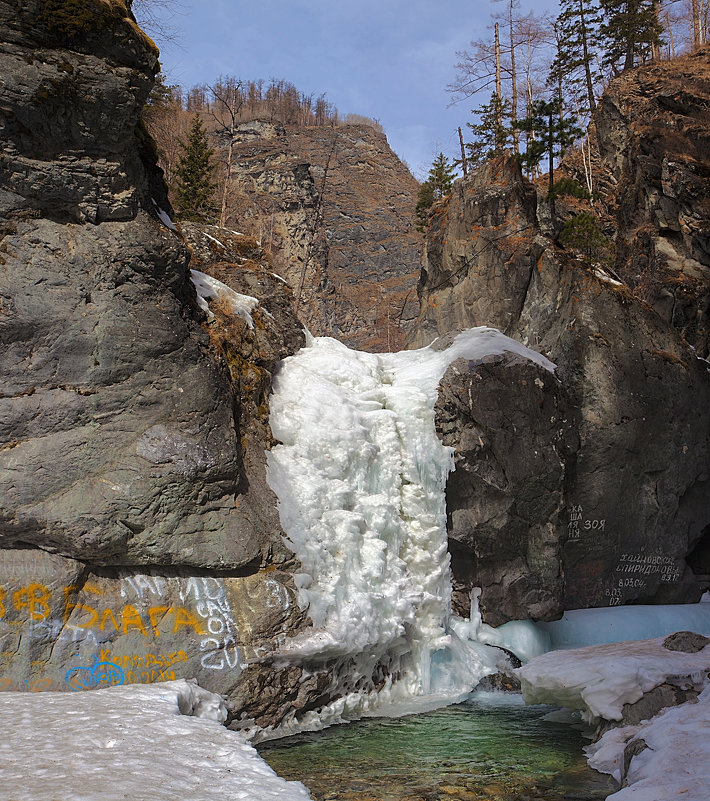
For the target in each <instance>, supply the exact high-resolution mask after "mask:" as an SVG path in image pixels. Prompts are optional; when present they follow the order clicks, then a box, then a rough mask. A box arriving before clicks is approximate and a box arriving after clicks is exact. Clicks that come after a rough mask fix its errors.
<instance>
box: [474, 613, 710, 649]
mask: <svg viewBox="0 0 710 801" xmlns="http://www.w3.org/2000/svg"><path fill="white" fill-rule="evenodd" d="M674 631H695V632H697V633H698V634H705V635H706V636H710V603H699V604H670V605H665V606H663V605H657V606H610V607H605V608H600V609H572V610H568V611H566V612H565V613H564V615H563V616H562V618H561V619H560V620H554V621H552V622H550V623H542V622H535V623H534V622H533V621H532V620H511V621H510V622H509V623H504V624H503V625H502V626H498V627H497V628H492V627H491V626H487V625H486V624H485V623H483V624H481V625H479V626H478V628H477V631H476V635H475V636H476V639H478V640H479V641H480V642H485V643H490V644H491V645H500V646H503V647H504V648H507V649H508V650H509V651H512V652H513V653H514V654H515V655H516V656H518V657H520V659H522V660H523V662H527V661H528V660H529V659H532V658H533V657H535V656H540V654H544V653H546V652H547V651H559V650H566V649H570V648H585V647H587V646H591V645H603V644H610V643H615V642H625V641H627V640H650V639H653V638H654V637H661V636H666V635H668V634H672V633H673V632H674Z"/></svg>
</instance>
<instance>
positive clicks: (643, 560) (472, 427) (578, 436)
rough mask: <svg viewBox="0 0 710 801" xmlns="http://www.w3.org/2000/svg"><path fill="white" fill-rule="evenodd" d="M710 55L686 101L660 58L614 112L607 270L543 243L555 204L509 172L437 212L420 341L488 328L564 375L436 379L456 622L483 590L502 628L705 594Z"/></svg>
mask: <svg viewBox="0 0 710 801" xmlns="http://www.w3.org/2000/svg"><path fill="white" fill-rule="evenodd" d="M708 61H709V57H708V54H707V53H704V54H701V55H699V56H697V57H693V58H691V59H687V60H685V61H683V62H682V65H683V69H684V70H685V71H686V72H688V73H689V74H692V75H694V76H695V79H696V80H695V82H693V81H691V80H690V78H689V77H688V75H685V73H683V74H684V75H685V78H683V79H682V80H683V82H684V85H685V86H686V87H687V92H686V94H682V93H681V94H679V92H680V88H679V86H678V80H679V76H680V73H678V71H677V66H676V65H675V63H673V64H658V65H652V66H650V67H648V68H642V69H639V70H637V71H635V72H634V73H633V74H632V75H630V76H628V77H627V76H624V77H623V78H622V79H621V80H620V81H619V82H616V83H614V84H612V86H611V87H610V89H609V90H608V92H607V94H606V95H605V97H604V99H603V100H602V101H601V102H600V109H599V112H598V114H597V118H596V125H597V131H598V132H599V138H600V144H599V147H600V153H601V154H602V159H603V169H604V172H605V179H606V180H609V181H610V182H611V183H612V185H614V186H615V187H616V188H615V191H614V193H613V194H612V195H607V196H605V197H603V198H602V199H601V200H598V201H597V203H601V204H602V205H603V206H604V208H605V209H606V211H607V212H609V213H610V214H612V215H615V217H614V219H615V231H614V233H615V235H616V261H615V263H614V264H613V265H611V264H608V263H607V262H606V261H604V260H603V259H602V258H597V259H596V260H595V259H593V258H591V259H590V258H589V257H588V255H587V254H585V253H583V252H581V251H575V250H574V249H573V248H571V247H567V249H565V248H564V247H562V246H561V245H560V243H559V242H558V241H555V240H554V239H552V238H551V237H550V236H548V235H546V234H545V233H544V231H546V230H548V226H549V215H548V214H547V210H546V209H545V208H544V206H545V205H546V202H545V201H544V199H543V200H542V201H541V202H539V201H538V196H537V192H536V190H535V187H534V186H533V185H531V184H530V183H529V182H528V181H527V180H526V179H525V178H524V177H523V176H522V175H521V173H520V170H519V168H518V167H517V165H516V163H515V162H514V161H513V160H512V159H505V158H502V159H498V160H495V161H493V162H491V163H488V164H486V165H484V166H483V167H481V168H480V169H479V170H477V171H476V172H475V173H474V174H472V175H469V176H468V177H467V178H464V179H461V180H459V181H457V182H456V183H455V185H454V188H453V191H452V193H451V195H450V196H449V198H448V199H447V200H445V201H444V202H442V203H440V204H439V205H437V206H436V207H435V208H434V210H433V213H432V216H431V219H430V225H429V231H428V237H427V244H426V252H425V256H424V261H423V271H422V277H421V280H420V285H419V294H420V300H421V311H420V316H419V319H418V321H417V325H416V328H415V332H414V333H413V335H412V337H411V339H410V344H411V345H412V346H420V345H425V344H427V343H429V342H430V341H431V340H432V339H434V338H435V337H437V336H441V335H444V334H447V333H448V332H451V331H455V330H458V329H460V328H465V327H469V326H475V325H484V324H485V325H492V326H496V327H498V328H500V329H501V330H502V331H503V332H505V333H506V334H508V335H510V336H513V337H514V338H517V339H519V340H521V341H522V342H524V343H525V344H527V345H529V346H531V347H533V348H536V349H538V350H540V351H541V352H543V353H544V354H545V355H546V356H548V357H549V358H550V359H551V360H553V361H554V362H555V363H556V364H557V371H556V378H557V384H556V385H555V386H549V385H548V383H547V382H545V381H544V376H534V375H532V373H531V371H530V369H528V370H527V371H524V370H522V369H521V368H520V366H517V365H514V364H509V363H508V362H507V361H502V362H501V363H499V364H473V363H469V364H466V365H454V366H452V368H451V369H450V370H449V373H448V374H447V376H446V377H445V379H444V381H443V383H442V390H441V394H440V400H439V408H438V413H437V414H438V421H437V422H438V426H439V429H440V433H441V435H442V437H443V439H444V442H446V443H447V444H452V445H454V446H455V447H456V457H455V458H456V472H455V473H453V474H452V475H451V477H450V479H449V483H448V486H447V504H448V509H449V527H450V534H449V536H450V547H451V552H452V561H453V566H454V574H455V582H456V590H457V592H456V600H457V604H458V607H459V609H460V611H462V612H463V611H465V607H466V604H467V595H468V591H469V589H470V587H471V586H481V587H483V594H482V597H481V607H482V609H483V613H484V619H486V620H488V621H489V622H492V623H494V624H498V623H501V622H504V621H505V620H509V619H512V618H523V617H527V616H528V615H533V616H536V617H543V618H544V617H546V616H548V617H549V616H554V615H557V614H559V613H560V611H561V610H562V609H563V608H582V607H588V606H609V605H617V604H623V603H656V602H657V603H662V602H690V601H696V600H698V598H699V597H700V593H701V591H702V590H703V589H705V588H706V587H707V586H708V582H707V574H708V573H709V572H710V570H709V569H708V567H709V566H708V564H707V544H706V542H705V541H706V540H707V538H708V532H709V531H710V529H709V528H708V527H709V525H710V484H709V483H708V482H709V476H708V456H709V455H710V454H709V451H708V431H709V416H708V400H710V381H709V378H710V373H709V372H708V367H709V365H708V362H707V361H706V360H705V357H706V356H707V345H706V343H705V338H704V337H705V334H704V333H703V331H704V330H705V325H706V322H705V317H706V305H705V304H706V300H705V297H706V295H707V291H708V281H707V274H706V273H707V269H708V267H709V266H710V259H708V256H707V251H706V249H705V247H704V244H703V243H704V242H705V239H706V237H707V233H708V230H709V228H708V219H707V213H706V204H707V202H708V196H709V195H708V192H709V186H710V184H708V181H707V177H706V176H707V175H708V174H710V173H708V169H709V168H710V161H709V160H708V155H707V153H706V152H705V149H704V145H703V142H704V141H705V138H706V136H707V119H706V118H705V119H703V118H702V115H701V114H700V112H698V111H697V109H698V108H699V107H700V105H702V103H701V100H702V97H704V94H703V92H704V91H706V90H704V89H703V87H704V86H705V84H704V78H702V75H703V74H704V72H703V70H706V69H707V64H708ZM698 76H699V77H698ZM695 89H697V90H698V91H697V92H696V91H695ZM639 93H641V95H642V96H643V98H644V103H645V105H644V104H641V105H640V106H639V105H638V104H637V100H638V95H639ZM669 96H672V97H675V98H676V100H677V102H676V103H675V104H673V103H671V104H670V105H669V102H670V101H668V100H667V98H668V97H669ZM664 98H666V100H664ZM679 104H680V105H679ZM637 108H639V115H638V117H637V115H636V110H637ZM619 109H624V110H625V111H624V113H623V114H622V113H621V111H619ZM624 115H625V116H624ZM691 130H692V131H694V135H695V136H696V142H695V144H694V146H693V147H692V148H690V147H689V148H687V149H686V148H685V146H684V145H683V141H685V139H686V138H687V137H689V136H690V131H691ZM681 131H682V136H681V135H680V133H679V132H681ZM674 145H676V147H674ZM671 168H672V169H671ZM671 172H672V173H673V176H675V178H673V177H672V176H671ZM641 263H643V265H644V268H643V270H641V269H640V267H639V265H640V264H641ZM644 271H645V272H644ZM649 271H650V272H651V277H649V274H648V273H649ZM651 279H652V280H651ZM641 280H643V281H644V284H643V287H642V286H641V284H640V281H641ZM642 290H643V291H642ZM691 318H692V321H691ZM454 368H456V369H454ZM526 372H527V374H526ZM491 393H492V394H491ZM491 398H495V399H496V400H491ZM531 432H534V434H532V435H531ZM691 566H692V568H693V569H691Z"/></svg>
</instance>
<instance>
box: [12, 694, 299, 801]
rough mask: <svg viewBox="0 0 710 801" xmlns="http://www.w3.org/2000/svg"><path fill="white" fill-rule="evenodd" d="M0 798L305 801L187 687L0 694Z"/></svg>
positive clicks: (219, 707) (209, 701) (207, 698)
mask: <svg viewBox="0 0 710 801" xmlns="http://www.w3.org/2000/svg"><path fill="white" fill-rule="evenodd" d="M0 714H2V724H3V738H2V742H0V764H2V769H1V770H0V774H1V775H2V792H1V795H2V798H5V799H13V798H15V799H20V798H22V799H28V801H29V800H30V799H34V801H40V800H41V799H54V798H57V799H59V798H62V799H69V798H71V799H72V801H119V799H120V800H121V801H124V800H125V799H127V798H131V799H140V798H150V799H151V801H175V799H187V798H189V799H190V800H191V801H213V800H214V801H217V799H219V801H222V799H226V798H229V799H234V801H238V800H239V799H241V801H308V799H309V795H308V792H307V790H306V788H305V787H304V786H303V785H302V784H301V783H300V782H286V781H284V780H283V779H281V778H279V777H278V776H277V775H276V774H275V773H274V771H273V770H271V768H270V767H269V766H268V765H267V764H266V763H265V762H264V761H263V760H262V759H261V757H260V756H259V755H258V754H257V752H256V751H255V750H254V748H253V747H252V746H250V745H248V744H247V743H246V742H244V740H243V739H242V738H241V737H240V735H239V734H237V733H236V732H232V731H229V730H228V729H225V728H224V726H222V725H221V723H222V721H223V720H224V717H225V715H226V711H225V707H224V704H223V702H222V699H221V698H220V697H219V696H216V695H214V694H213V693H210V692H208V691H207V690H203V689H201V688H200V687H198V686H197V685H195V684H191V683H189V682H186V681H184V680H183V681H173V682H165V683H162V684H146V685H132V686H127V687H110V688H107V689H102V690H94V691H92V692H87V693H83V694H82V695H81V700H80V702H79V701H78V700H77V696H76V694H74V693H65V692H43V693H27V692H24V693H23V692H3V693H0Z"/></svg>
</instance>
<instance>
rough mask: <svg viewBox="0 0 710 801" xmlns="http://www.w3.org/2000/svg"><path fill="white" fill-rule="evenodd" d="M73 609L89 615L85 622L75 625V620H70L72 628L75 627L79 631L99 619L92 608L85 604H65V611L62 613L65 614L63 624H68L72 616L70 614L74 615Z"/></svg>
mask: <svg viewBox="0 0 710 801" xmlns="http://www.w3.org/2000/svg"><path fill="white" fill-rule="evenodd" d="M75 609H78V610H79V611H80V612H81V611H86V612H88V613H89V619H88V620H87V621H85V622H84V623H77V622H76V621H75V620H72V621H71V624H72V626H76V627H77V628H80V629H88V628H90V627H91V626H93V625H94V624H95V623H96V621H97V620H98V619H99V613H98V612H97V611H96V610H95V609H94V607H93V606H87V605H86V604H67V606H66V610H65V612H64V614H65V617H64V622H65V623H68V622H69V618H70V617H71V616H72V614H73V613H74V610H75Z"/></svg>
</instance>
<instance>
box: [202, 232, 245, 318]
mask: <svg viewBox="0 0 710 801" xmlns="http://www.w3.org/2000/svg"><path fill="white" fill-rule="evenodd" d="M206 236H207V234H206ZM212 238H213V237H210V239H212ZM215 241H217V240H215ZM190 278H191V279H192V283H193V284H194V285H195V289H196V290H197V303H198V304H199V306H200V308H201V309H202V310H203V311H204V312H205V313H206V314H207V316H208V317H209V318H210V319H211V318H212V317H213V316H214V315H213V314H212V312H211V311H210V307H209V304H208V303H207V301H208V300H212V299H213V298H223V299H224V300H226V301H227V302H228V303H229V305H230V306H231V308H232V311H233V312H234V314H236V315H237V316H239V317H241V318H242V319H244V320H246V321H247V325H248V326H249V328H254V320H252V317H251V313H252V312H253V311H254V309H255V308H256V307H257V306H258V305H259V301H258V300H257V299H256V298H253V297H251V295H240V294H239V292H235V291H234V290H233V289H230V288H229V287H228V286H227V285H226V284H223V283H222V282H221V281H218V280H217V279H216V278H212V276H211V275H207V274H206V273H201V272H200V271H199V270H190Z"/></svg>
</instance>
